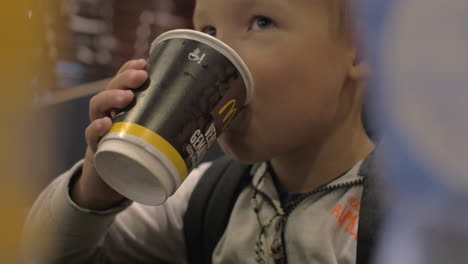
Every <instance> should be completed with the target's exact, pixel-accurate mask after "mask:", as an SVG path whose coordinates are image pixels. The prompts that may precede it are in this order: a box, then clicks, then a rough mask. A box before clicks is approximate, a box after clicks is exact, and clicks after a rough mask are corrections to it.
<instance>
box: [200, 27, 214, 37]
mask: <svg viewBox="0 0 468 264" xmlns="http://www.w3.org/2000/svg"><path fill="white" fill-rule="evenodd" d="M202 32H203V33H206V34H208V35H211V36H213V37H216V28H215V27H213V26H206V27H204V28H203V29H202Z"/></svg>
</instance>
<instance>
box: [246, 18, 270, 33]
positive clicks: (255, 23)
mask: <svg viewBox="0 0 468 264" xmlns="http://www.w3.org/2000/svg"><path fill="white" fill-rule="evenodd" d="M272 26H274V23H273V20H272V19H271V18H269V17H266V16H254V17H253V18H252V21H251V22H250V27H249V30H263V29H267V28H270V27H272Z"/></svg>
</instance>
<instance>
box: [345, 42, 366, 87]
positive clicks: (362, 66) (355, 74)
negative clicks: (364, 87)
mask: <svg viewBox="0 0 468 264" xmlns="http://www.w3.org/2000/svg"><path fill="white" fill-rule="evenodd" d="M350 56H351V60H350V61H351V65H350V67H349V72H348V75H349V78H350V79H351V80H354V81H363V80H365V79H367V77H368V76H369V67H368V65H367V63H366V62H365V61H364V60H363V59H362V57H361V56H360V54H359V51H357V50H356V49H354V50H353V51H352V52H351V54H350Z"/></svg>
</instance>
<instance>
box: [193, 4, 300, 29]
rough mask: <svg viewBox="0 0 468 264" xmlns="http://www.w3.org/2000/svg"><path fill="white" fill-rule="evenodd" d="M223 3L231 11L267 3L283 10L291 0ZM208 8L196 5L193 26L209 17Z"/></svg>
mask: <svg viewBox="0 0 468 264" xmlns="http://www.w3.org/2000/svg"><path fill="white" fill-rule="evenodd" d="M221 1H223V2H224V3H225V5H224V7H226V8H227V9H229V10H231V11H236V12H237V11H239V10H240V11H243V10H249V9H252V8H254V7H255V6H258V5H268V6H269V7H272V8H274V9H277V10H285V8H287V6H288V5H287V4H286V3H287V1H292V0H221ZM209 9H210V8H209V7H206V6H203V5H201V6H197V7H196V12H195V13H194V16H193V22H194V23H193V24H194V26H197V25H198V22H200V21H202V20H203V18H205V17H209V15H210V11H208V10H209Z"/></svg>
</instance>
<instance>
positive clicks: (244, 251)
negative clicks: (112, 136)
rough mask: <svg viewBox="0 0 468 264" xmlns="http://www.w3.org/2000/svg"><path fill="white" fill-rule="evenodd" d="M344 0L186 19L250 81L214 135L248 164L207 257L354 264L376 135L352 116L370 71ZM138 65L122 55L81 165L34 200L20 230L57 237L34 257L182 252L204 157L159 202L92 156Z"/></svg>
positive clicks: (136, 257) (248, 6) (284, 0)
mask: <svg viewBox="0 0 468 264" xmlns="http://www.w3.org/2000/svg"><path fill="white" fill-rule="evenodd" d="M344 2H345V1H344V0H255V1H254V0H223V1H219V0H198V1H197V5H196V10H195V13H194V25H195V29H197V30H199V31H203V32H205V33H207V34H210V35H213V36H215V37H217V38H219V39H220V40H222V41H224V42H225V43H227V44H228V45H230V46H231V47H232V48H233V49H234V50H236V51H237V52H238V53H239V54H240V56H241V57H242V58H243V59H244V60H245V62H246V64H247V65H248V67H249V68H250V70H251V72H252V76H253V78H254V82H255V90H254V96H253V99H252V101H251V103H250V104H249V105H248V106H246V107H245V108H244V109H243V110H242V111H241V112H240V113H239V114H238V115H237V117H236V118H235V120H233V122H232V123H231V124H230V126H229V127H228V129H227V130H226V131H225V132H224V133H223V134H222V135H221V137H220V138H219V143H220V145H221V146H222V148H223V149H224V151H225V152H226V153H227V155H229V156H230V157H231V158H233V159H236V160H239V161H242V162H245V163H252V164H256V165H255V166H254V167H253V169H252V170H251V171H250V173H251V176H252V177H251V184H249V185H247V186H246V187H244V188H243V189H242V190H241V191H240V193H239V196H238V197H237V199H236V202H235V205H234V208H233V210H232V214H231V216H230V219H229V222H228V225H227V227H226V229H225V232H224V234H223V236H222V237H221V238H220V239H219V242H218V243H217V245H216V247H215V249H214V251H213V252H212V257H211V262H213V263H356V247H357V232H358V219H359V218H358V217H359V210H360V205H361V202H360V200H361V195H362V191H363V187H362V182H363V179H364V177H361V175H359V169H360V166H361V164H362V161H363V159H365V158H366V157H367V156H368V155H369V154H370V153H371V152H372V150H373V143H372V141H371V140H370V139H369V138H368V137H367V135H366V133H365V131H364V129H363V125H362V121H361V107H362V97H363V89H364V86H365V78H366V67H365V65H364V64H363V62H362V61H360V60H359V56H358V52H357V49H356V46H355V43H354V39H353V34H352V30H351V29H350V26H349V24H348V19H349V17H348V12H347V9H346V7H345V5H346V4H345V3H344ZM144 65H145V61H144V60H136V61H130V62H128V63H126V64H125V65H123V67H122V68H121V69H120V71H119V72H118V74H117V75H116V76H115V77H114V79H113V80H112V81H111V83H110V84H109V86H108V89H107V90H106V91H103V92H101V93H99V94H98V95H96V96H95V97H94V98H93V99H92V100H91V101H90V118H91V120H92V122H91V124H90V125H89V127H88V128H87V129H86V138H87V143H88V149H87V152H86V156H85V159H84V161H82V162H80V163H78V164H77V165H75V166H74V167H73V168H72V169H71V170H70V171H68V172H66V173H65V174H64V175H62V176H60V177H59V178H58V179H56V180H55V181H54V182H53V183H52V184H51V185H50V186H49V187H48V188H47V189H46V190H45V191H44V192H43V193H42V194H41V196H40V197H39V198H38V200H37V201H36V204H35V205H34V207H33V209H32V210H31V213H30V216H29V220H28V223H27V228H26V229H27V231H26V236H27V237H28V236H29V237H31V236H34V234H36V235H37V234H41V235H42V236H46V237H50V238H51V240H52V241H51V242H52V245H49V246H47V247H46V246H44V247H43V248H39V249H37V248H36V250H29V252H28V253H29V254H30V255H32V256H34V257H35V259H36V260H37V259H44V263H67V264H71V263H160V262H164V263H166V262H170V263H186V262H187V259H186V248H185V245H186V243H185V241H184V231H183V228H184V226H183V217H184V214H185V212H186V210H187V205H188V201H189V199H190V197H191V193H192V191H193V190H194V188H195V186H196V184H197V182H198V180H199V179H200V178H201V177H203V173H204V172H205V171H206V170H207V169H208V168H209V167H210V166H211V164H210V163H208V164H202V165H200V166H199V167H198V168H197V169H195V170H194V171H193V172H192V173H191V175H189V177H188V178H187V179H186V181H185V182H184V183H183V184H182V186H181V187H180V188H179V190H178V191H177V192H176V194H174V195H173V196H172V197H171V198H169V200H168V201H167V202H166V203H165V204H163V205H161V206H158V207H148V206H143V205H140V204H136V203H133V204H132V203H131V202H130V201H127V200H125V198H124V197H122V196H121V195H120V194H118V193H116V192H115V191H113V190H112V189H111V188H110V187H108V186H107V185H106V184H105V183H104V182H103V181H102V180H101V179H100V177H99V175H98V174H97V172H96V171H95V169H94V166H93V155H94V153H95V151H96V147H97V144H98V142H99V139H100V138H101V137H102V136H103V135H105V133H106V132H107V131H108V130H109V128H110V126H111V119H110V117H109V115H110V113H111V112H112V110H115V109H120V108H123V107H125V106H126V105H127V104H129V103H130V102H131V100H132V99H133V93H132V91H131V89H133V88H137V87H138V86H139V85H141V84H142V83H143V82H144V81H145V80H146V78H147V74H146V72H145V71H143V70H142V69H143V68H144ZM252 201H254V202H252ZM207 232H209V231H207ZM51 252H52V253H51Z"/></svg>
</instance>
